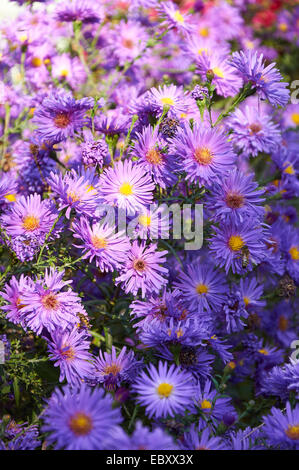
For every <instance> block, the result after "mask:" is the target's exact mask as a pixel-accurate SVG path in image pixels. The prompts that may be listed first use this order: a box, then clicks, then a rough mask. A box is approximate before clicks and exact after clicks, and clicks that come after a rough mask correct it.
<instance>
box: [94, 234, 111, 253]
mask: <svg viewBox="0 0 299 470" xmlns="http://www.w3.org/2000/svg"><path fill="white" fill-rule="evenodd" d="M91 243H92V244H93V246H94V247H95V248H96V249H97V250H101V249H103V248H106V246H107V241H106V240H105V238H100V237H97V236H96V235H94V236H92V237H91Z"/></svg>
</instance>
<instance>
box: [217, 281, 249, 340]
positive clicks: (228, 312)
mask: <svg viewBox="0 0 299 470" xmlns="http://www.w3.org/2000/svg"><path fill="white" fill-rule="evenodd" d="M222 317H224V321H225V329H226V332H227V333H234V332H236V331H240V330H242V329H243V328H244V326H245V323H244V322H243V320H244V319H245V318H248V312H247V311H246V308H245V301H244V300H243V298H242V295H241V293H240V292H239V291H238V290H236V289H234V290H233V291H232V292H231V293H230V295H229V297H228V298H227V300H226V302H225V303H224V304H223V307H222V311H221V313H220V315H219V318H220V319H221V320H222Z"/></svg>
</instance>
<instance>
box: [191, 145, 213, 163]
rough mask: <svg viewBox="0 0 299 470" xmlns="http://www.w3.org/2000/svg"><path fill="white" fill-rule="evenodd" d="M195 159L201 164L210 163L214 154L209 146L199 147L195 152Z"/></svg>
mask: <svg viewBox="0 0 299 470" xmlns="http://www.w3.org/2000/svg"><path fill="white" fill-rule="evenodd" d="M194 158H195V160H196V161H197V162H198V163H200V164H201V165H208V164H209V163H211V161H212V159H213V155H212V153H211V152H210V150H209V149H208V148H207V147H199V148H197V149H196V150H195V152H194Z"/></svg>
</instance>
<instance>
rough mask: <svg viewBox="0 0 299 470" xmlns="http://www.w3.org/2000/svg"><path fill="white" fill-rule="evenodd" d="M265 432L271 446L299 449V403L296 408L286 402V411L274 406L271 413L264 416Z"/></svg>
mask: <svg viewBox="0 0 299 470" xmlns="http://www.w3.org/2000/svg"><path fill="white" fill-rule="evenodd" d="M263 433H264V434H265V436H266V438H267V439H268V442H269V444H270V445H271V446H274V447H276V448H280V449H289V450H298V449H299V405H297V406H296V407H295V408H294V409H292V408H291V405H290V403H287V404H286V411H285V413H284V412H283V411H281V410H279V409H278V408H274V407H273V408H272V409H271V414H269V415H268V416H265V417H264V427H263Z"/></svg>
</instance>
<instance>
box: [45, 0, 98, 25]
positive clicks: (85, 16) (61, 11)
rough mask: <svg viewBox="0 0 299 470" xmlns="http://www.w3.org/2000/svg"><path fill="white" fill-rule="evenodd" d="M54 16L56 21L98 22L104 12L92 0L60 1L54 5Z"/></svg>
mask: <svg viewBox="0 0 299 470" xmlns="http://www.w3.org/2000/svg"><path fill="white" fill-rule="evenodd" d="M54 16H55V18H56V19H57V20H58V21H67V22H73V21H82V22H83V23H99V22H100V21H102V19H103V17H104V14H103V10H102V8H101V6H100V5H99V4H98V3H97V4H95V3H94V1H93V0H70V1H69V2H68V3H67V4H66V3H65V2H64V1H62V2H60V3H58V5H56V8H55V12H54Z"/></svg>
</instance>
